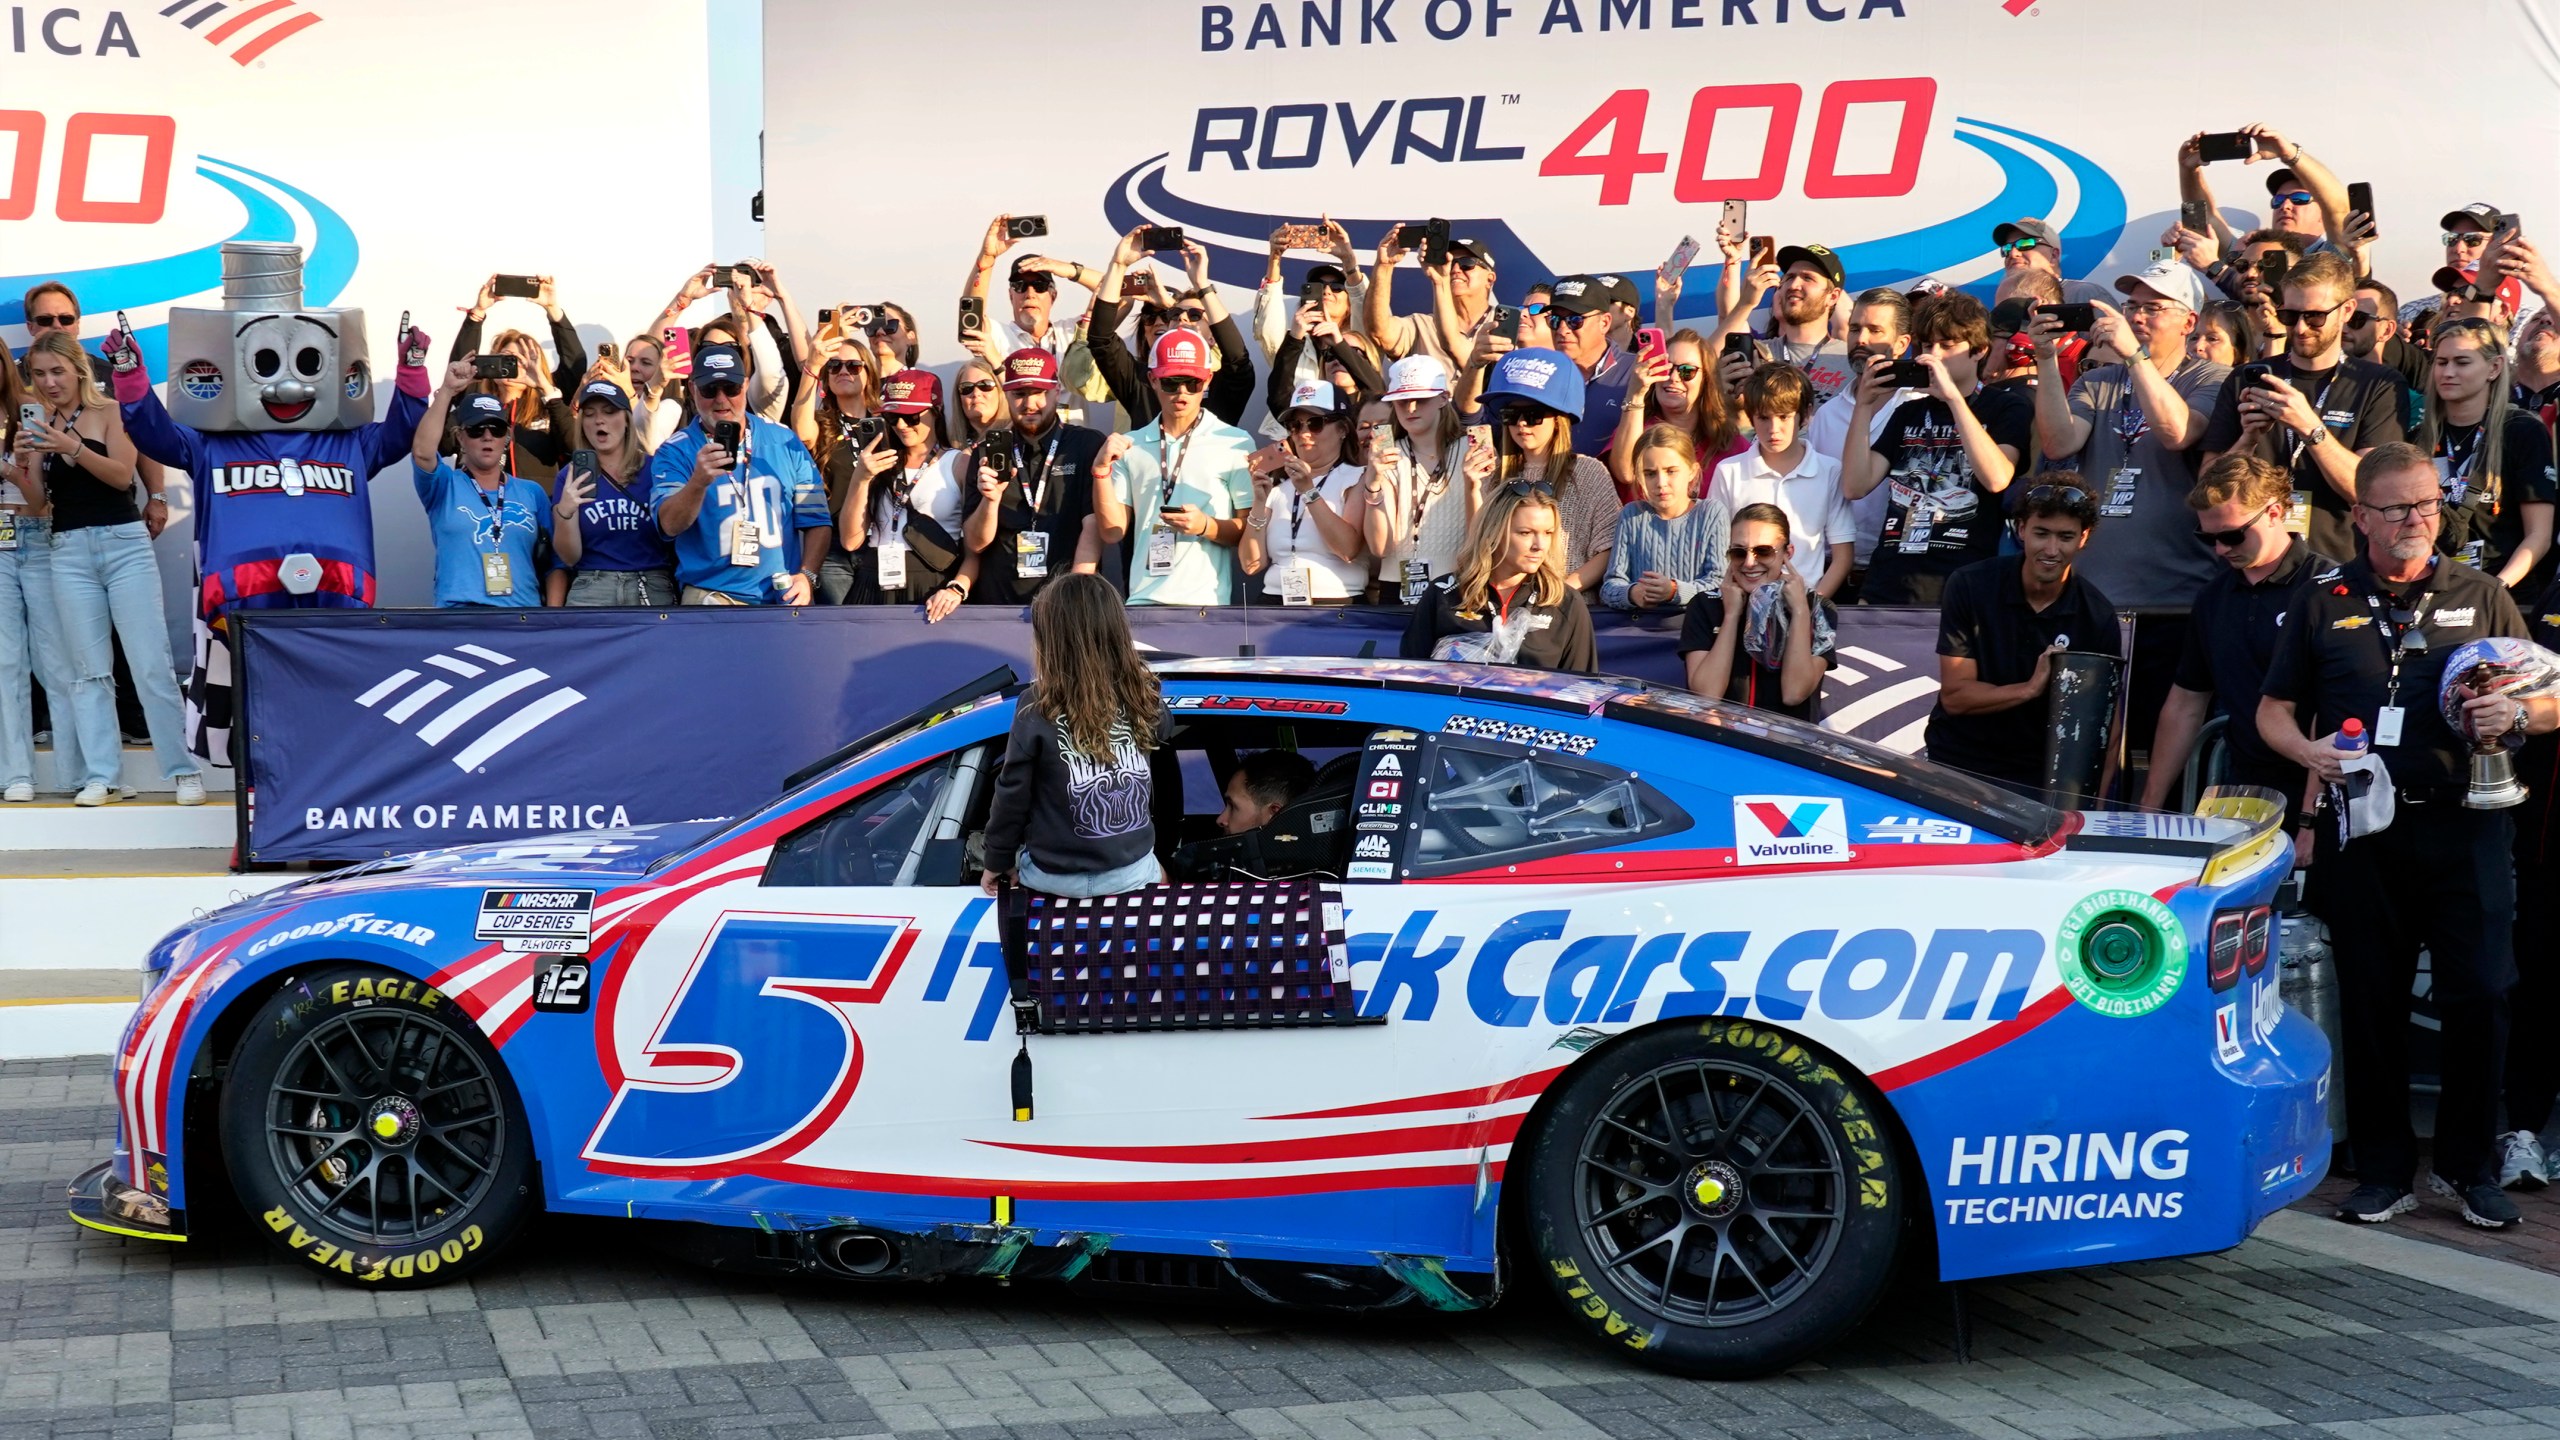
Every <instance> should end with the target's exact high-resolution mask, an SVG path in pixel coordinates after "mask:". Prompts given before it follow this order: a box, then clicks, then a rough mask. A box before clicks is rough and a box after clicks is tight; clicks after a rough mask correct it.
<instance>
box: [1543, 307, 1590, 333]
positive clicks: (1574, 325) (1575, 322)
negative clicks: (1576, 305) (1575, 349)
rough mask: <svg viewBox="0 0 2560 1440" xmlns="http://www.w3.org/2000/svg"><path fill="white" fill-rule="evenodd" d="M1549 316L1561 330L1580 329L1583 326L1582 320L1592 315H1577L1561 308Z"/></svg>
mask: <svg viewBox="0 0 2560 1440" xmlns="http://www.w3.org/2000/svg"><path fill="white" fill-rule="evenodd" d="M1548 318H1549V319H1550V321H1551V322H1552V323H1553V324H1554V325H1555V327H1556V328H1557V329H1559V330H1579V329H1581V328H1582V322H1583V321H1585V320H1588V319H1590V318H1591V317H1590V316H1588V315H1577V314H1574V313H1573V312H1571V311H1569V310H1559V311H1556V312H1554V313H1553V314H1552V315H1550V316H1549V317H1548Z"/></svg>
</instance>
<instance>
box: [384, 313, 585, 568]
mask: <svg viewBox="0 0 2560 1440" xmlns="http://www.w3.org/2000/svg"><path fill="white" fill-rule="evenodd" d="M476 359H478V357H477V356H472V355H465V356H462V357H460V358H458V359H456V360H454V361H453V362H452V363H451V364H449V365H447V366H446V367H445V372H444V383H443V384H441V385H439V386H437V387H436V393H435V398H434V399H432V400H430V401H429V402H428V404H427V413H426V414H425V415H423V416H421V417H419V420H418V433H417V438H416V440H415V442H414V443H413V444H412V445H411V446H410V450H409V465H410V470H411V477H410V478H411V479H412V480H413V481H414V482H415V483H416V485H417V490H418V504H419V506H420V507H421V508H423V509H424V510H425V511H426V515H427V533H428V535H429V536H430V537H432V538H433V539H434V541H435V552H436V584H435V596H436V604H437V605H439V606H441V607H444V608H446V609H534V608H538V607H539V606H540V605H541V604H542V572H543V571H544V570H545V569H546V568H548V567H549V565H550V563H551V558H552V551H551V545H550V537H551V520H552V513H553V512H552V508H551V506H552V501H551V497H550V495H549V494H548V493H546V492H545V491H544V489H543V488H542V486H540V485H539V484H536V483H535V482H533V481H531V480H528V479H526V478H524V477H523V476H521V475H515V474H511V473H509V472H508V469H507V450H508V447H509V445H510V443H511V439H510V437H511V434H512V432H513V429H514V426H513V423H512V417H511V415H510V414H509V412H508V409H507V404H506V402H505V401H503V400H501V399H499V398H498V397H497V396H495V395H492V394H490V393H488V392H487V391H485V390H477V389H474V388H472V387H473V386H474V385H475V384H476V383H477V380H476V370H475V367H474V365H473V363H472V362H473V361H474V360H476ZM606 388H608V389H610V388H612V387H611V386H610V385H608V386H607V387H606ZM448 418H450V420H451V426H452V431H453V433H454V435H455V437H456V439H455V449H456V451H457V453H458V455H459V458H460V459H461V461H462V467H461V468H460V469H459V470H457V469H455V468H454V466H453V465H452V463H451V462H449V461H447V460H446V459H445V458H444V456H443V455H442V453H441V450H442V446H443V443H444V440H445V436H446V424H447V420H448Z"/></svg>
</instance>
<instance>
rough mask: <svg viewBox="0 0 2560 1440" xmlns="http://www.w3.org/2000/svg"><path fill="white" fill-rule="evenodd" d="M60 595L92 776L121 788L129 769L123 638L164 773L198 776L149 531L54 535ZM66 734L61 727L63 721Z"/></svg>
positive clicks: (123, 528)
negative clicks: (123, 717) (118, 647)
mask: <svg viewBox="0 0 2560 1440" xmlns="http://www.w3.org/2000/svg"><path fill="white" fill-rule="evenodd" d="M53 593H54V599H55V603H56V604H57V605H59V606H60V607H61V611H62V629H63V633H64V635H65V636H67V637H68V638H69V641H70V652H71V674H72V680H71V701H72V708H73V711H74V712H75V713H76V714H77V715H78V716H79V731H80V755H81V758H82V759H83V760H85V761H87V762H88V765H87V770H86V771H85V772H84V778H85V779H87V780H88V781H90V782H92V783H96V784H104V785H113V784H115V783H116V776H117V772H118V771H119V770H120V769H121V768H122V766H123V763H124V737H123V736H121V735H119V734H118V733H117V732H116V677H115V637H117V636H122V637H123V638H124V654H125V658H126V659H127V660H129V661H131V662H132V663H133V687H134V689H135V690H137V691H139V692H141V695H142V716H143V719H144V721H145V722H146V723H147V724H148V725H149V726H150V728H151V753H152V754H153V756H155V757H156V758H157V759H158V760H159V762H160V773H161V774H163V775H168V776H171V777H173V778H174V777H176V776H179V775H193V774H196V773H198V771H199V769H200V768H201V767H199V766H198V765H197V764H196V759H195V757H194V756H193V755H190V754H188V753H187V732H186V719H185V716H184V714H183V713H182V709H181V705H180V702H179V700H178V680H177V674H176V671H175V669H174V667H173V666H172V664H171V662H170V656H169V622H168V621H167V619H165V618H164V616H163V612H162V610H161V607H160V566H159V564H158V563H157V562H155V561H154V560H153V559H152V557H151V532H150V531H148V530H146V529H144V528H143V525H142V522H141V521H139V520H137V521H134V522H133V523H132V524H130V525H91V526H86V527H84V528H82V529H78V530H61V531H56V532H55V533H54V537H53ZM55 723H56V726H57V727H59V725H60V722H59V721H57V722H55Z"/></svg>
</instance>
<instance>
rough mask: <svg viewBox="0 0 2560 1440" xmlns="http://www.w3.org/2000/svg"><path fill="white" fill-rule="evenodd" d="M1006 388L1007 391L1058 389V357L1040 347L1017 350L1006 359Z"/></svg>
mask: <svg viewBox="0 0 2560 1440" xmlns="http://www.w3.org/2000/svg"><path fill="white" fill-rule="evenodd" d="M1004 388H1006V389H1007V390H1055V389H1057V388H1058V357H1057V356H1055V355H1052V354H1050V353H1049V352H1048V351H1046V350H1043V349H1040V348H1039V347H1038V346H1030V347H1026V348H1024V349H1021V350H1016V351H1014V352H1013V353H1012V354H1010V355H1007V356H1006V357H1004Z"/></svg>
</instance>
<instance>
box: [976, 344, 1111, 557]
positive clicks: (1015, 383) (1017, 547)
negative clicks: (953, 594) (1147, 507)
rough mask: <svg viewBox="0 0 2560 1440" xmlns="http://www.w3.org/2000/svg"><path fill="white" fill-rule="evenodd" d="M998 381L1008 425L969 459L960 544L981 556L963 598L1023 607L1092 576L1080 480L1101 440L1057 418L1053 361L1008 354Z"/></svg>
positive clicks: (1095, 552) (1094, 551)
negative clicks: (1070, 577) (1070, 580)
mask: <svg viewBox="0 0 2560 1440" xmlns="http://www.w3.org/2000/svg"><path fill="white" fill-rule="evenodd" d="M1002 373H1003V376H1004V391H1005V394H1006V396H1007V397H1009V398H1010V399H1011V400H1012V402H1013V426H1012V428H1011V429H1010V430H997V431H995V432H993V433H991V434H990V435H988V436H987V438H986V441H985V442H982V443H981V446H980V448H979V449H978V450H977V451H976V452H974V453H973V454H972V455H971V457H970V467H971V468H970V477H969V483H968V485H967V487H966V489H965V490H964V491H963V492H962V501H961V503H962V506H963V509H962V512H961V517H960V530H961V543H962V544H964V545H966V546H968V547H969V549H970V550H971V551H972V552H974V553H975V554H976V555H977V556H978V557H979V566H978V583H977V588H976V589H974V590H972V591H971V592H970V598H971V599H973V600H976V601H978V602H979V603H981V604H988V605H1023V604H1028V603H1030V600H1031V597H1032V596H1034V595H1037V594H1039V593H1040V587H1042V586H1044V585H1046V584H1048V583H1049V581H1051V580H1052V579H1055V578H1056V577H1058V576H1060V575H1064V574H1066V573H1067V572H1068V571H1070V570H1084V571H1090V570H1092V569H1093V568H1094V567H1095V565H1096V564H1097V563H1098V562H1099V561H1100V559H1101V556H1102V541H1101V537H1100V536H1099V534H1097V533H1096V531H1095V528H1094V519H1093V486H1092V484H1091V483H1090V482H1089V481H1087V480H1086V479H1085V476H1086V474H1087V472H1088V471H1090V469H1091V468H1092V466H1093V457H1094V456H1096V455H1098V454H1100V453H1101V452H1102V438H1103V437H1102V432H1101V431H1098V430H1088V429H1086V428H1085V427H1084V426H1082V425H1069V424H1067V423H1065V422H1064V421H1062V420H1060V419H1059V418H1058V357H1057V356H1055V355H1052V354H1050V353H1049V352H1048V351H1046V350H1042V349H1037V348H1033V349H1025V350H1016V351H1014V352H1013V353H1012V354H1010V355H1008V356H1006V357H1005V358H1004V369H1003V372H1002ZM1008 436H1009V437H1010V439H1008V438H1007V437H1008ZM991 458H992V460H993V463H990V459H991Z"/></svg>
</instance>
